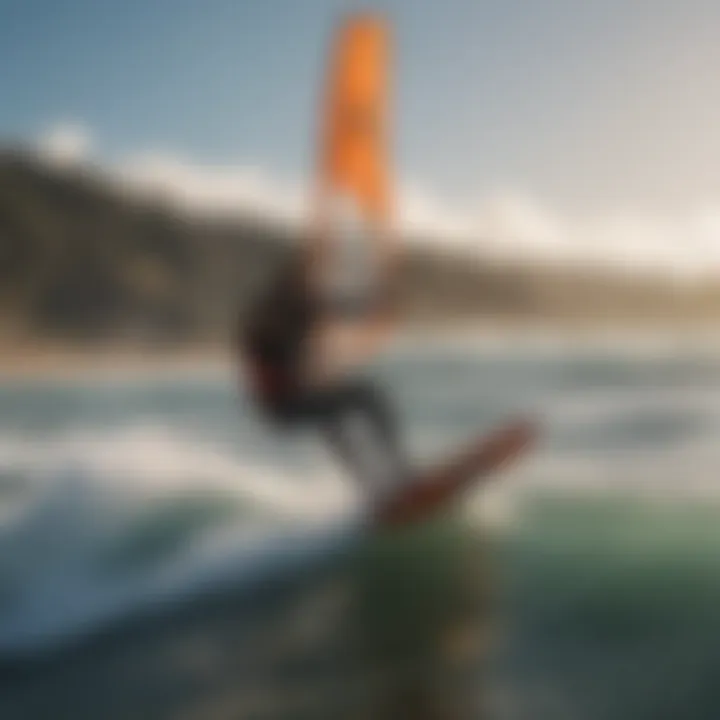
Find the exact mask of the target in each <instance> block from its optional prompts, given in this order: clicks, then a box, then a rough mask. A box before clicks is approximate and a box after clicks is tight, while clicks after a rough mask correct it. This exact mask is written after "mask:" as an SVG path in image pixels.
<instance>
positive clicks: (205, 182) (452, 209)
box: [38, 124, 720, 280]
mask: <svg viewBox="0 0 720 720" xmlns="http://www.w3.org/2000/svg"><path fill="white" fill-rule="evenodd" d="M91 148H92V142H91V134H90V133H89V132H88V131H87V129H85V128H84V127H83V126H81V125H77V124H63V125H59V126H57V127H55V128H53V129H51V130H50V131H49V132H48V133H46V134H45V135H44V136H42V137H41V138H40V139H39V141H38V151H39V153H40V154H41V156H44V157H46V158H47V159H48V160H50V161H52V162H54V163H58V162H60V163H65V164H67V163H79V162H85V161H88V162H89V161H90V159H91V158H90V157H89V154H90V150H91ZM102 169H103V170H104V172H105V173H106V174H107V175H108V176H109V177H110V178H112V179H113V180H114V181H116V182H118V183H119V184H120V185H121V186H122V187H123V188H124V189H125V190H126V191H128V192H132V193H140V194H142V195H152V196H158V197H162V198H163V200H164V201H166V202H169V203H173V204H175V205H177V206H178V207H181V208H187V209H190V210H192V211H194V212H197V211H201V212H208V213H213V214H218V215H223V216H230V215H234V214H245V215H247V214H256V215H259V216H262V217H269V218H272V219H275V220H281V221H283V222H287V223H291V224H296V223H299V222H302V220H303V218H305V217H306V216H307V208H308V202H307V197H306V195H307V192H306V190H304V189H303V187H302V183H292V182H289V181H287V180H283V179H280V178H278V177H277V176H275V175H273V174H272V173H270V172H268V171H266V170H264V169H262V168H260V167H258V166H256V165H252V164H237V165H227V166H211V165H199V164H196V163H193V162H191V161H189V160H187V159H184V158H182V157H181V156H179V155H176V154H172V153H159V152H156V151H154V152H146V153H142V154H139V155H136V156H133V157H130V158H128V159H126V160H123V161H121V162H119V163H116V164H115V165H112V166H105V167H103V168H102ZM398 195H399V200H398V205H399V207H398V213H397V225H398V227H399V229H400V230H401V231H402V232H404V233H405V234H406V235H408V236H410V237H412V236H414V237H417V238H419V239H420V240H422V241H423V242H429V243H442V244H443V246H447V247H453V248H457V249H461V250H463V251H464V252H471V253H475V254H479V255H483V256H492V257H496V258H503V259H506V260H522V261H531V262H548V263H565V264H568V263H570V264H575V265H583V266H594V267H604V268H608V267H609V268H615V269H617V270H622V271H623V272H631V273H645V274H647V273H659V274H662V275H665V276H671V277H675V278H679V279H683V280H686V279H693V278H697V277H707V276H709V275H717V274H718V273H720V204H718V205H717V206H712V205H711V206H704V207H702V208H700V209H689V210H688V212H687V213H686V214H685V215H684V216H683V217H674V218H663V217H653V216H648V215H644V214H634V215H633V214H628V213H608V214H607V215H605V216H601V217H594V218H586V219H579V220H578V219H570V218H563V217H560V216H558V215H556V214H555V213H553V212H551V211H550V210H548V209H547V208H546V207H544V206H543V205H542V204H541V203H538V202H536V201H534V200H532V199H531V198H530V197H528V196H526V195H523V194H521V193H517V192H509V191H503V192H498V193H495V194H493V195H491V196H489V197H485V198H482V199H480V200H479V201H478V202H476V203H472V204H466V205H464V206H463V205H461V204H458V203H452V202H449V201H448V200H445V199H442V198H441V197H440V196H439V195H437V194H436V193H434V192H432V191H431V190H429V189H427V188H426V187H423V186H422V185H419V184H417V183H415V182H413V181H403V182H401V183H400V189H399V193H398Z"/></svg>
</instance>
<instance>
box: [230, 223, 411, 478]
mask: <svg viewBox="0 0 720 720" xmlns="http://www.w3.org/2000/svg"><path fill="white" fill-rule="evenodd" d="M332 240H334V239H328V238H325V237H324V236H322V235H321V234H317V235H315V236H314V237H310V238H308V240H307V242H306V244H305V245H304V246H303V247H301V248H300V249H299V251H297V250H296V251H295V252H294V253H293V254H292V255H291V257H290V258H289V259H287V260H286V261H285V262H284V263H283V264H282V266H281V268H280V270H279V272H276V273H275V274H274V276H273V277H272V278H271V279H270V282H269V283H267V285H266V287H265V288H264V290H263V292H261V293H260V294H259V296H258V297H257V299H256V302H255V303H254V304H253V306H252V307H251V309H250V311H249V313H248V314H247V315H246V316H244V317H243V318H242V319H241V323H240V327H239V332H238V344H239V345H238V348H237V349H238V351H239V352H240V354H241V356H242V358H243V361H244V362H243V364H244V367H245V369H246V375H247V377H248V378H249V381H250V387H251V392H252V395H253V397H254V399H255V401H256V404H257V405H258V407H259V408H260V410H261V412H262V414H263V416H264V417H265V418H266V419H269V420H270V421H271V422H272V423H273V424H274V425H275V426H277V427H279V428H291V427H295V426H298V425H302V424H311V425H314V426H316V427H318V428H319V429H320V430H321V431H322V433H323V435H324V436H325V438H326V439H327V441H328V442H329V444H330V447H331V448H332V450H333V451H334V453H335V454H336V455H337V456H338V457H339V458H340V459H341V461H342V462H343V463H344V464H345V465H346V466H347V468H348V469H349V470H350V472H351V474H352V475H353V477H355V478H356V479H357V480H358V481H359V482H361V483H362V485H363V486H364V487H365V488H366V489H370V490H373V491H377V492H381V491H382V489H387V490H389V489H391V488H392V487H394V486H395V484H396V483H397V482H398V481H400V480H402V478H403V477H404V476H405V475H406V473H407V464H406V461H405V454H404V452H403V450H402V447H401V443H400V439H399V432H398V426H397V421H396V419H395V415H394V412H393V410H392V409H391V407H390V404H389V402H388V400H387V398H386V395H385V392H384V391H383V390H382V389H381V388H380V387H379V385H378V384H377V383H375V382H373V381H371V380H370V379H369V378H368V377H366V376H365V375H364V374H363V372H362V370H363V368H364V366H365V365H366V364H367V363H368V362H369V361H370V360H371V359H372V358H373V357H375V355H376V354H377V353H378V352H380V351H381V350H382V349H383V347H384V346H385V344H386V342H387V341H388V340H389V339H390V338H391V336H392V331H393V327H394V325H395V322H394V321H395V318H396V308H395V302H394V299H393V297H394V293H393V291H392V285H393V282H394V279H393V278H394V274H395V273H394V270H393V268H394V267H395V260H394V259H393V258H392V257H391V256H390V241H389V239H388V240H387V241H386V244H384V245H383V246H382V247H380V246H378V245H376V247H377V248H378V249H379V250H380V251H381V252H384V255H383V257H382V258H381V259H380V261H379V262H377V263H376V264H375V265H376V269H377V275H376V276H375V277H374V278H373V282H372V288H365V289H364V290H363V291H362V292H359V291H354V292H353V291H351V290H349V289H348V288H347V287H346V288H341V287H337V285H335V287H328V286H329V285H332V283H327V282H324V280H325V278H326V277H327V270H328V261H329V256H328V253H327V247H328V242H329V241H332Z"/></svg>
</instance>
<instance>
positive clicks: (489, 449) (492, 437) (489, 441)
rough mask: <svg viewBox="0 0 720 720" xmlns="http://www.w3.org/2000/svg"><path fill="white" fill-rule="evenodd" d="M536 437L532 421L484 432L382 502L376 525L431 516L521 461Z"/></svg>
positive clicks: (376, 511)
mask: <svg viewBox="0 0 720 720" xmlns="http://www.w3.org/2000/svg"><path fill="white" fill-rule="evenodd" d="M536 437H537V428H536V426H535V425H534V424H533V423H531V422H528V421H519V422H514V423H511V424H509V425H506V426H503V427H501V428H499V429H498V430H495V431H494V432H492V433H490V434H489V435H484V436H483V437H481V438H479V439H478V440H475V441H473V442H471V443H470V444H469V445H468V446H467V447H466V448H464V449H463V450H462V451H460V452H459V453H457V454H455V455H453V457H452V458H451V459H450V460H449V461H445V462H444V463H443V464H442V465H440V466H438V467H435V468H432V469H431V470H429V471H426V472H424V473H423V474H422V475H421V476H420V477H418V478H417V479H416V480H415V481H413V482H411V483H410V484H409V485H406V486H405V487H403V488H401V489H400V490H398V492H397V494H395V495H392V496H390V497H389V498H388V499H386V500H384V501H382V502H381V503H379V504H378V506H377V507H376V508H375V509H374V510H373V512H372V522H373V524H374V525H376V526H377V527H379V528H381V529H382V528H393V527H401V526H405V525H409V524H412V523H416V522H420V521H422V520H425V519H427V518H428V517H430V516H432V515H433V514H434V513H437V512H439V511H441V510H442V509H443V508H445V507H446V506H447V505H449V504H450V503H452V502H453V501H455V500H457V499H459V498H460V497H461V495H462V494H463V492H464V491H466V490H469V489H470V488H472V487H475V486H476V485H477V483H478V482H479V481H480V480H482V479H485V480H487V479H488V476H489V475H490V474H491V473H495V472H497V471H499V470H502V469H505V468H506V467H507V466H508V465H509V464H510V463H511V462H512V461H514V460H517V459H518V458H519V457H520V456H521V455H522V454H523V453H524V452H525V451H527V450H528V449H530V447H531V446H532V445H533V443H534V441H535V439H536Z"/></svg>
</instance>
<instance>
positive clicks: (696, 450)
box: [0, 341, 720, 720]
mask: <svg viewBox="0 0 720 720" xmlns="http://www.w3.org/2000/svg"><path fill="white" fill-rule="evenodd" d="M375 372H376V374H377V377H378V378H379V379H380V382H382V383H383V384H384V385H385V386H386V387H387V388H388V390H389V391H390V393H391V395H392V397H393V399H394V401H395V403H396V405H397V408H398V412H399V414H400V416H401V418H402V422H403V426H404V428H405V429H406V435H407V440H408V443H409V445H410V447H411V449H412V452H413V454H414V456H415V457H417V459H418V464H420V465H422V464H427V463H429V462H431V461H432V459H433V458H436V457H439V456H441V455H442V454H443V453H445V452H448V451H449V450H450V449H451V448H452V447H453V446H455V445H456V444H458V443H461V442H462V441H464V440H466V439H467V438H469V437H471V436H473V435H474V434H476V433H477V432H478V430H482V429H489V428H491V427H492V426H493V425H494V424H496V423H498V422H500V421H502V419H504V418H507V417H511V416H513V415H517V414H532V415H534V416H536V417H537V418H538V419H539V420H540V421H541V423H542V426H543V439H542V442H541V445H540V447H539V448H538V449H537V451H536V452H534V453H533V454H532V456H530V457H528V458H527V459H526V460H525V461H523V462H522V463H521V464H519V465H518V466H517V467H516V468H515V469H513V470H512V471H510V472H508V473H506V474H505V475H503V477H502V479H501V480H500V481H498V483H496V484H495V485H494V486H493V487H492V488H490V489H489V490H488V491H487V492H484V493H476V494H475V495H473V496H472V497H470V498H469V499H468V502H467V503H466V505H465V507H464V508H463V509H462V511H461V512H458V513H456V514H454V515H453V516H452V517H449V518H439V519H438V521H437V522H435V523H429V524H428V525H426V526H424V527H423V528H419V529H415V530H412V531H409V532H407V533H400V534H399V535H397V536H393V537H385V538H370V537H368V535H367V533H365V532H364V531H363V529H362V523H361V517H362V509H363V502H362V500H363V499H362V497H361V496H360V494H359V493H358V492H357V489H356V488H355V487H354V486H353V485H352V484H351V483H348V482H347V481H346V480H345V479H344V478H343V476H342V473H341V472H340V471H339V470H338V468H336V467H335V466H334V464H333V461H332V458H330V457H329V456H327V455H326V454H325V451H324V449H323V448H322V447H321V446H320V445H319V444H318V442H317V438H316V437H314V436H313V434H312V433H311V432H303V433H300V434H296V435H293V436H291V437H276V436H273V435H272V434H271V433H269V432H268V430H267V428H265V427H264V426H263V425H262V424H261V423H260V422H259V421H258V420H257V419H256V418H255V416H254V414H253V413H252V410H251V408H250V407H249V405H248V402H247V400H246V399H245V398H244V396H243V395H242V394H240V395H238V393H237V392H236V390H235V388H233V386H232V383H231V379H230V378H229V377H228V376H227V375H226V374H225V373H224V371H222V370H219V369H217V368H216V369H213V368H202V367H198V368H196V369H192V370H186V371H183V372H179V371H175V372H168V373H159V372H157V371H152V372H150V371H148V372H145V373H143V372H134V373H132V374H130V373H123V372H120V371H118V372H116V373H96V374H90V375H87V376H80V375H78V376H76V377H74V378H72V379H67V378H66V379H62V380H61V379H57V378H55V379H53V378H45V379H43V378H32V379H25V380H20V379H17V378H14V379H11V378H9V377H8V378H5V379H3V380H2V381H0V660H1V663H0V688H2V690H3V692H2V693H0V695H1V696H2V697H3V698H4V700H3V699H0V711H2V717H3V718H5V717H8V718H14V717H18V718H21V717H23V718H24V717H28V718H34V717H45V716H47V717H50V716H52V717H65V716H67V717H73V718H83V717H88V718H90V717H100V716H102V717H153V718H154V717H181V716H182V717H184V716H185V715H181V714H180V713H179V712H177V711H176V708H177V703H180V702H181V701H182V707H183V708H185V709H187V708H190V707H197V708H198V709H197V710H196V711H195V712H194V714H188V715H187V716H188V717H198V718H201V717H202V718H205V717H217V718H222V717H288V718H289V717H408V718H410V717H428V718H430V717H443V718H445V717H453V718H455V717H458V718H459V717H473V718H474V717H488V718H499V719H501V720H505V719H508V720H510V719H513V720H514V719H515V718H517V719H518V720H520V719H522V720H525V718H527V719H528V720H529V719H532V720H543V719H544V718H548V720H549V719H550V718H552V719H553V720H555V719H558V718H560V719H562V718H568V719H577V720H596V719H597V720H605V719H607V720H610V719H612V720H622V719H623V718H632V719H633V720H640V719H642V718H652V719H653V720H658V719H660V718H678V717H682V718H684V719H687V720H695V719H697V720H700V719H701V718H702V719H704V718H708V719H711V718H718V717H720V691H718V689H717V688H718V685H717V682H716V681H715V678H716V676H717V667H718V665H719V663H718V661H719V660H720V643H719V642H718V639H719V638H720V523H719V521H720V505H718V501H719V499H720V493H719V492H718V490H719V489H720V477H719V476H718V474H717V469H718V467H720V462H719V461H720V443H718V442H717V433H718V430H720V355H716V354H713V353H711V352H700V351H691V350H689V349H687V348H685V349H682V350H679V349H675V348H670V349H667V348H665V349H663V350H662V351H661V350H660V349H658V348H657V347H655V348H645V349H643V348H638V347H636V348H634V349H629V348H627V347H626V348H615V349H608V348H605V349H602V348H598V347H596V348H594V349H586V350H578V349H572V348H567V347H566V348H558V347H539V346H534V347H523V346H521V345H494V346H490V345H487V344H481V343H477V342H470V341H464V342H456V343H454V344H450V343H448V344H444V345H442V346H434V347H432V348H429V347H428V346H427V345H421V346H413V345H412V344H410V345H408V346H406V347H404V348H403V349H402V350H399V351H398V352H396V353H394V354H392V356H390V357H388V358H386V359H385V360H383V361H382V362H381V363H379V365H378V367H377V368H376V369H375ZM208 603H209V604H208ZM218 603H219V605H218ZM193 607H198V608H201V609H200V610H198V611H197V612H198V613H199V617H200V620H197V619H192V620H186V619H183V618H186V617H187V615H186V613H188V612H190V613H191V615H192V612H193V611H192V608H193ZM187 608H190V610H188V609H187ZM202 608H206V609H205V610H203V609H202ZM167 617H170V618H176V620H172V621H171V626H172V628H173V629H172V632H170V631H167V630H164V631H162V632H161V631H160V630H156V629H155V628H157V627H160V625H161V624H162V623H163V622H165V624H166V625H167V622H168V621H167V620H166V618H167ZM192 617H194V616H192ZM210 617H212V618H213V622H214V623H216V624H220V625H221V626H222V629H220V630H218V629H217V628H215V630H213V631H211V630H210V629H208V628H209V627H210V626H211V625H212V623H211V622H210V620H209V619H208V618H210ZM221 617H223V618H231V620H227V621H226V620H223V621H222V623H221V622H220V620H219V619H218V618H221ZM230 622H232V631H231V630H230V625H226V624H224V623H230ZM143 623H144V624H143ZM173 623H174V624H173ZM213 627H215V626H213ZM188 628H191V629H192V632H190V630H189V629H188ZM213 632H215V633H216V634H215V635H213ZM170 635H171V636H173V637H179V636H181V637H190V635H192V637H193V638H194V640H193V642H196V643H197V637H198V635H200V636H201V637H202V638H204V640H203V642H204V645H203V647H204V650H203V651H202V652H200V651H198V653H199V655H198V653H195V651H193V657H195V655H198V656H203V657H204V655H203V652H204V653H205V655H207V653H208V652H209V650H208V647H209V646H213V643H212V638H213V637H215V638H217V636H218V635H225V636H226V637H230V636H232V637H233V638H241V639H242V642H241V643H233V647H232V649H231V650H227V651H226V654H225V655H224V656H223V658H225V659H224V660H223V661H222V662H221V661H220V660H217V659H216V660H213V662H210V661H208V662H209V663H210V664H209V665H207V664H206V665H205V666H204V667H205V670H204V671H200V670H197V673H196V675H194V676H193V677H194V678H195V684H194V685H192V687H193V688H194V691H193V692H194V694H193V695H192V697H189V696H188V692H189V690H188V687H190V686H189V685H188V684H187V672H188V671H187V668H186V669H185V671H184V672H185V673H186V674H185V675H183V677H184V678H185V680H184V681H182V682H181V681H180V680H178V676H176V675H175V676H172V677H170V678H169V679H168V677H165V678H164V679H157V683H158V684H159V685H158V686H160V685H162V688H163V692H162V697H163V698H164V699H163V701H162V702H160V701H159V700H158V699H157V697H156V695H157V693H156V694H155V695H153V693H151V692H149V691H148V689H147V686H146V685H147V683H149V682H150V681H149V680H148V677H154V676H151V675H149V674H148V673H143V678H142V683H145V684H144V685H143V686H142V691H141V690H138V687H139V686H137V687H136V686H135V685H133V686H132V687H131V686H130V685H128V687H127V688H126V690H127V691H126V692H125V693H124V696H125V697H126V698H131V699H132V703H135V704H133V705H132V706H131V705H122V704H120V705H115V706H114V707H115V714H112V713H110V712H109V710H107V708H106V709H105V711H103V712H99V711H98V709H97V708H98V707H100V706H98V705H97V702H100V701H99V700H98V699H97V698H95V699H94V700H93V701H92V702H91V699H92V698H93V697H94V696H93V693H92V690H91V688H92V686H93V685H98V681H97V673H99V672H100V670H99V669H98V668H101V667H112V668H114V670H112V672H111V671H110V670H108V671H107V672H108V673H110V674H111V675H112V677H113V678H115V682H118V680H117V678H118V677H119V675H118V674H117V667H120V668H122V671H123V673H125V674H124V675H123V677H125V675H127V672H126V670H127V667H126V666H129V664H130V663H131V662H136V661H137V657H136V656H134V655H133V654H132V653H133V652H135V650H132V649H131V648H134V647H135V646H136V644H137V642H138V640H137V638H138V637H142V638H143V642H144V643H145V644H146V645H144V646H143V648H144V649H143V652H142V656H143V658H146V659H147V658H149V657H151V656H152V657H156V659H157V663H158V664H159V665H160V666H161V667H163V668H164V669H165V670H167V668H169V667H170V665H171V663H170V661H169V660H167V661H166V660H160V659H158V658H165V657H166V656H168V657H169V650H168V649H167V648H168V641H167V639H166V636H170ZM188 642H190V641H189V640H188ZM110 647H111V648H112V650H108V649H107V648H110ZM193 647H194V646H193ZM213 647H214V646H213ZM84 648H85V649H84ZM87 648H91V650H88V649H87ZM153 648H155V650H153ZM153 652H155V655H153ZM110 655H112V658H113V660H112V663H115V664H114V665H112V664H109V663H110V661H109V660H107V658H108V657H110ZM230 655H232V658H233V659H232V662H230V661H229V660H227V658H228V657H229V656H230ZM213 657H214V656H213ZM88 658H90V659H88ZM131 658H135V659H134V660H131ZM213 663H215V664H213ZM39 665H42V671H37V670H36V668H37V667H38V666H39ZM19 668H21V670H20V669H19ZM60 668H63V670H62V672H61V670H60ZM68 668H71V669H68ZM207 668H210V669H209V670H208V669H207ZM63 673H65V674H64V675H63ZM94 673H95V674H94ZM203 673H204V674H203ZM170 674H171V673H169V671H168V672H167V673H166V675H170ZM191 675H192V673H191ZM127 676H128V677H130V676H129V675H127ZM61 677H62V678H64V679H63V681H62V682H60V680H54V679H53V678H61ZM201 677H202V678H204V680H203V681H202V682H200V680H199V678H201ZM221 677H223V678H225V680H226V681H227V682H225V683H224V684H223V683H220V680H219V678H221ZM127 682H128V683H130V682H131V681H130V680H128V681H127ZM133 682H135V681H133ZM137 682H141V681H140V680H138V681H137ZM153 682H155V681H153ZM163 683H165V684H163ZM60 685H62V687H63V690H62V692H60V690H59V689H58V688H59V687H60ZM179 687H182V693H180V692H179V690H178V688H179ZM229 687H232V688H233V691H232V693H230V694H229V690H228V688H229ZM68 688H70V689H68ZM72 688H75V689H74V690H73V689H72ZM258 688H263V689H262V691H259V690H258ZM53 693H55V694H53ZM58 693H60V694H58ZM38 695H44V696H45V697H46V698H52V700H48V702H52V707H53V709H54V710H53V713H52V714H50V715H48V714H47V713H48V712H49V710H48V708H47V707H46V706H42V705H40V706H39V705H37V701H38V700H37V696H38ZM148 698H152V700H150V699H148ZM3 702H6V704H5V705H3ZM93 702H95V703H96V704H95V705H93ZM127 702H128V703H130V700H127ZM63 703H64V705H63ZM148 703H149V704H148ZM153 703H154V704H153ZM158 703H159V704H158ZM208 703H210V704H208ZM253 703H254V704H253ZM43 708H44V709H43ZM59 708H65V710H64V711H63V712H66V714H63V712H60V710H59ZM82 708H85V710H82ZM93 708H94V709H93ZM138 708H140V710H138ZM150 708H154V710H151V709H150ZM203 708H206V709H205V710H204V709H203ZM207 708H212V709H211V710H208V709H207ZM252 708H254V710H253V709H252ZM303 708H304V709H303ZM398 708H404V709H398ZM83 713H85V714H83ZM303 713H305V714H303ZM353 713H355V714H353Z"/></svg>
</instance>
